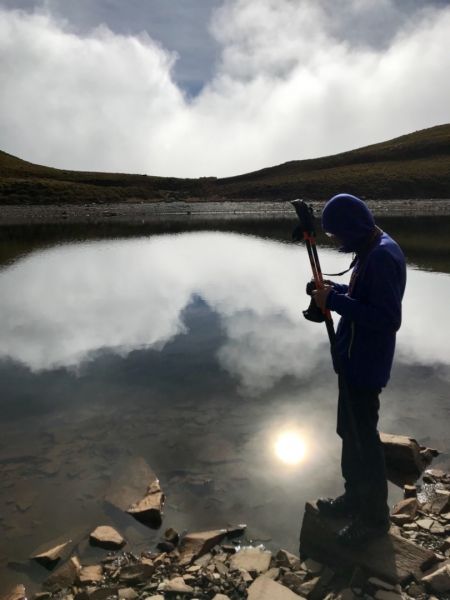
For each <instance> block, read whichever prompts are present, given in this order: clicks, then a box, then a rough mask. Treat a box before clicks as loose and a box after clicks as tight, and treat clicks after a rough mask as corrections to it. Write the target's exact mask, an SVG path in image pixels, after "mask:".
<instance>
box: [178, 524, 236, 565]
mask: <svg viewBox="0 0 450 600" xmlns="http://www.w3.org/2000/svg"><path fill="white" fill-rule="evenodd" d="M226 535H227V530H226V529H215V530H212V531H200V532H197V533H188V534H187V535H186V536H185V537H184V538H183V541H182V542H181V545H180V564H181V565H185V564H189V563H190V562H192V561H193V560H195V559H196V558H199V557H201V556H203V555H204V554H206V553H207V552H209V550H211V548H214V546H216V545H217V544H219V543H220V542H221V541H222V540H223V539H224V538H225V536H226Z"/></svg>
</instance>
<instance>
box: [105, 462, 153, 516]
mask: <svg viewBox="0 0 450 600" xmlns="http://www.w3.org/2000/svg"><path fill="white" fill-rule="evenodd" d="M105 501H106V502H108V503H110V504H112V505H113V506H115V507H116V508H119V509H120V510H122V511H124V512H127V513H129V514H130V515H132V516H133V517H134V518H135V519H137V520H138V521H140V522H141V523H144V524H145V525H148V526H150V527H159V526H160V525H161V521H162V510H163V505H164V494H163V492H162V490H161V486H160V484H159V480H158V478H157V477H156V475H155V473H154V472H153V471H152V470H151V469H150V467H149V466H148V464H147V462H146V461H145V459H144V458H142V457H134V458H132V459H128V460H126V461H125V462H124V463H122V465H121V466H120V467H118V468H117V471H116V473H115V474H114V476H113V477H112V481H111V484H110V487H109V489H108V491H107V494H106V496H105Z"/></svg>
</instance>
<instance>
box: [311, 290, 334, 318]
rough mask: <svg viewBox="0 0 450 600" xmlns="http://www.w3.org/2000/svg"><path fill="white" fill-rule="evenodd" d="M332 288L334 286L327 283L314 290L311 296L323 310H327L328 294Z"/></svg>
mask: <svg viewBox="0 0 450 600" xmlns="http://www.w3.org/2000/svg"><path fill="white" fill-rule="evenodd" d="M332 289H333V288H332V286H331V285H325V286H324V287H323V288H322V289H320V290H313V291H312V292H311V296H312V297H313V299H314V302H315V303H316V304H317V306H318V307H319V308H320V310H321V311H323V312H325V310H326V308H327V298H328V294H329V293H330V292H331V290H332Z"/></svg>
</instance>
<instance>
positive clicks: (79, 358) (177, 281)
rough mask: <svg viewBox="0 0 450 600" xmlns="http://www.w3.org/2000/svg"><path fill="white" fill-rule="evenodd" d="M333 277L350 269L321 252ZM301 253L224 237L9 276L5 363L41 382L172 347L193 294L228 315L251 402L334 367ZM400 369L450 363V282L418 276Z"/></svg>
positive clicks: (22, 268) (76, 250)
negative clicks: (305, 313)
mask: <svg viewBox="0 0 450 600" xmlns="http://www.w3.org/2000/svg"><path fill="white" fill-rule="evenodd" d="M321 257H322V260H323V264H324V266H325V265H326V269H325V270H330V271H334V270H335V269H341V268H342V265H343V264H345V263H346V262H347V261H348V257H347V256H342V255H339V254H337V253H336V252H332V251H330V250H322V251H321ZM306 258H307V257H306V252H305V251H304V249H303V248H298V247H295V246H288V245H284V244H280V243H278V242H273V241H268V240H261V239H256V238H250V237H247V236H242V235H236V234H226V233H208V232H203V233H193V234H192V233H189V234H181V235H176V236H170V235H162V236H158V237H153V238H150V239H136V240H126V241H114V242H96V243H88V244H73V245H65V246H60V247H56V248H52V249H49V250H46V251H43V252H38V253H35V254H33V255H31V256H29V257H27V258H25V259H23V260H21V261H19V262H18V263H16V264H15V265H13V266H12V267H9V268H8V269H6V270H4V271H3V272H2V273H1V275H0V298H1V299H0V310H1V313H2V315H3V319H2V323H1V326H0V356H1V357H3V358H7V357H8V358H11V359H13V360H16V361H20V362H22V363H24V364H25V365H27V366H28V367H29V368H30V369H31V370H33V371H40V370H46V369H53V368H56V367H70V368H77V367H79V366H80V365H82V363H83V362H84V361H87V360H89V359H90V358H92V357H95V356H96V355H97V353H98V352H99V351H101V350H102V349H105V348H108V349H109V350H113V351H114V352H116V353H117V354H119V355H121V356H126V355H127V354H128V353H129V352H131V351H132V350H136V349H140V348H149V347H152V348H155V349H159V348H163V347H164V345H165V344H166V343H167V342H168V341H169V340H171V339H173V338H174V337H175V336H176V335H178V334H181V333H183V332H185V326H184V323H183V319H182V311H183V309H184V308H185V307H186V306H187V305H188V304H189V302H190V301H191V299H192V297H193V296H194V295H198V296H200V297H201V298H202V299H203V300H204V301H205V302H206V303H207V304H208V305H209V306H210V307H211V309H212V310H214V311H215V312H217V313H218V314H219V315H220V318H221V321H222V324H223V328H224V333H225V337H226V341H225V343H224V344H223V345H222V347H221V348H220V350H219V352H218V358H219V360H220V362H221V364H222V366H223V367H224V368H225V369H227V370H228V371H229V372H230V373H232V374H233V375H234V376H235V377H236V378H237V379H238V380H239V382H240V384H241V388H242V389H244V390H245V392H246V393H258V392H260V391H262V390H265V389H268V388H270V387H271V386H272V385H273V384H274V383H276V382H277V381H278V380H279V379H281V378H282V377H283V376H292V375H293V376H296V377H298V378H303V377H305V376H307V375H308V374H309V373H311V372H312V371H313V369H314V368H316V367H317V365H318V364H319V363H320V362H321V361H329V356H328V348H327V338H326V334H325V331H324V329H323V328H321V327H318V326H317V325H316V324H312V323H308V322H307V321H305V320H304V319H303V318H302V317H301V309H302V308H304V307H305V306H306V304H307V301H308V298H307V297H306V296H305V294H304V285H305V282H306V281H307V280H308V279H309V278H310V271H309V264H308V262H307V259H306ZM408 275H409V278H408V286H407V294H406V297H405V302H404V324H403V327H402V330H401V332H400V335H399V338H398V355H397V356H398V360H402V361H405V362H411V361H412V362H414V361H417V362H422V363H423V362H425V363H430V364H434V363H444V364H445V365H448V364H449V363H450V354H449V349H448V343H447V340H446V332H447V331H448V330H449V324H450V315H449V313H448V311H446V310H445V307H444V304H445V298H446V297H448V293H449V290H450V277H449V276H448V275H441V274H436V273H426V272H421V271H414V270H409V274H408Z"/></svg>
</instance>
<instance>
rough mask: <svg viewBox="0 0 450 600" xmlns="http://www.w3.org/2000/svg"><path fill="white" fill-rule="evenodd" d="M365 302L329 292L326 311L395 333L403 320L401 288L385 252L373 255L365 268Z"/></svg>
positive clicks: (397, 267) (394, 269)
mask: <svg viewBox="0 0 450 600" xmlns="http://www.w3.org/2000/svg"><path fill="white" fill-rule="evenodd" d="M364 277H365V279H366V281H367V298H368V300H367V301H362V300H356V299H355V298H350V297H349V296H347V295H345V294H340V293H338V292H337V291H334V290H332V291H331V292H330V293H329V295H328V298H327V308H329V309H330V310H334V311H336V312H337V313H339V314H340V315H342V316H343V317H345V318H347V319H350V320H351V321H354V322H355V323H356V324H362V325H364V327H367V328H369V329H375V330H380V329H389V330H391V331H397V330H398V329H399V328H400V324H401V320H402V309H401V306H402V296H403V290H402V284H401V280H402V277H401V274H400V272H399V266H398V265H397V263H396V261H395V259H394V258H393V257H392V256H391V255H390V254H389V253H388V252H376V253H374V254H373V255H372V256H371V257H370V260H369V263H368V264H367V268H366V272H365V274H364Z"/></svg>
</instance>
